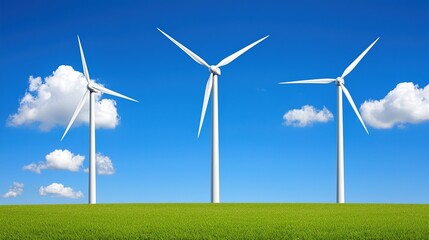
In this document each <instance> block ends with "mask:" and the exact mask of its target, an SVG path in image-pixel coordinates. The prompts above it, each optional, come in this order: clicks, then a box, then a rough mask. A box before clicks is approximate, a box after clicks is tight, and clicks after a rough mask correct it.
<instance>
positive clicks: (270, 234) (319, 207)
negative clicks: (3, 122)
mask: <svg viewBox="0 0 429 240" xmlns="http://www.w3.org/2000/svg"><path fill="white" fill-rule="evenodd" d="M0 239H429V205H427V204H424V205H405V204H344V205H338V204H282V203H260V204H259V203H256V204H253V203H245V204H241V203H234V204H230V203H222V204H97V205H16V206H0Z"/></svg>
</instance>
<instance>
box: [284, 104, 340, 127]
mask: <svg viewBox="0 0 429 240" xmlns="http://www.w3.org/2000/svg"><path fill="white" fill-rule="evenodd" d="M333 118H334V116H333V115H332V113H331V112H330V111H329V110H328V109H327V108H326V107H323V109H322V110H317V109H316V108H314V107H313V106H310V105H305V106H303V107H302V108H301V109H292V110H289V111H288V112H287V113H285V114H284V115H283V120H284V122H283V124H285V125H292V126H295V127H306V126H311V125H312V124H313V123H315V122H322V123H325V122H328V121H330V120H332V119H333Z"/></svg>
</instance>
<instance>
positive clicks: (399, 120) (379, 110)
mask: <svg viewBox="0 0 429 240" xmlns="http://www.w3.org/2000/svg"><path fill="white" fill-rule="evenodd" d="M360 111H361V114H362V117H363V119H364V120H365V122H366V123H368V124H369V125H371V126H372V127H374V128H385V129H386V128H393V127H394V126H399V127H403V126H404V124H406V123H420V122H423V121H428V120H429V84H428V85H426V87H424V88H419V86H418V85H417V84H416V85H415V84H414V83H412V82H403V83H399V84H398V85H396V87H395V89H393V90H392V91H390V92H389V93H388V94H387V95H386V96H385V97H384V98H383V99H381V100H367V101H365V102H364V103H363V104H362V105H361V107H360Z"/></svg>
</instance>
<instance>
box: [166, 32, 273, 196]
mask: <svg viewBox="0 0 429 240" xmlns="http://www.w3.org/2000/svg"><path fill="white" fill-rule="evenodd" d="M158 30H159V31H160V32H161V33H162V34H164V35H165V36H166V37H167V38H168V39H170V40H171V41H172V42H173V43H174V44H176V45H177V46H178V47H179V48H180V49H182V50H183V51H184V52H185V53H186V54H188V55H189V56H190V57H191V58H192V59H194V60H195V61H196V62H197V63H199V64H201V65H203V66H205V67H207V68H208V69H209V71H210V76H209V79H208V81H207V85H206V91H205V93H204V101H203V109H202V111H201V118H200V126H199V128H198V137H200V132H201V127H202V125H203V122H204V116H205V113H206V109H207V104H208V101H209V97H210V91H212V92H213V100H212V182H211V190H212V192H211V202H212V203H219V202H220V200H219V199H220V195H219V127H218V84H217V80H218V76H220V75H221V71H220V67H222V66H225V65H227V64H229V63H230V62H232V61H234V59H236V58H237V57H239V56H240V55H241V54H243V53H245V52H246V51H247V50H249V49H250V48H252V47H254V46H255V45H256V44H258V43H260V42H262V41H263V40H265V39H266V38H267V37H268V36H265V37H263V38H261V39H259V40H258V41H256V42H254V43H252V44H250V45H248V46H247V47H245V48H243V49H241V50H239V51H237V52H235V53H234V54H232V55H230V56H228V57H226V58H224V59H223V60H222V61H220V62H219V63H218V64H217V65H211V66H210V65H209V64H207V63H206V62H205V61H204V60H203V59H202V58H200V57H199V56H198V55H197V54H195V53H193V52H192V51H191V50H189V49H188V48H186V47H185V46H183V45H182V44H180V43H179V42H178V41H176V40H175V39H173V38H172V37H170V36H169V35H168V34H166V33H165V32H163V31H162V30H161V29H159V28H158Z"/></svg>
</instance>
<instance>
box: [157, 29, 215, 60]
mask: <svg viewBox="0 0 429 240" xmlns="http://www.w3.org/2000/svg"><path fill="white" fill-rule="evenodd" d="M157 29H158V30H159V31H160V32H161V33H162V34H164V36H166V37H167V38H168V39H170V40H171V41H172V42H173V43H174V44H176V45H177V46H178V47H179V48H180V49H182V50H183V51H184V52H185V53H186V54H188V55H189V56H190V57H191V58H192V59H194V60H195V62H197V63H199V64H201V65H203V66H206V67H208V68H209V67H210V66H209V65H208V64H207V63H206V62H205V61H204V60H203V59H202V58H200V57H199V56H198V55H197V54H195V53H194V52H192V51H191V50H189V49H188V48H186V47H185V46H183V45H182V44H181V43H179V42H178V41H176V40H175V39H174V38H172V37H170V35H168V34H167V33H165V32H163V31H162V30H161V29H159V28H157Z"/></svg>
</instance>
